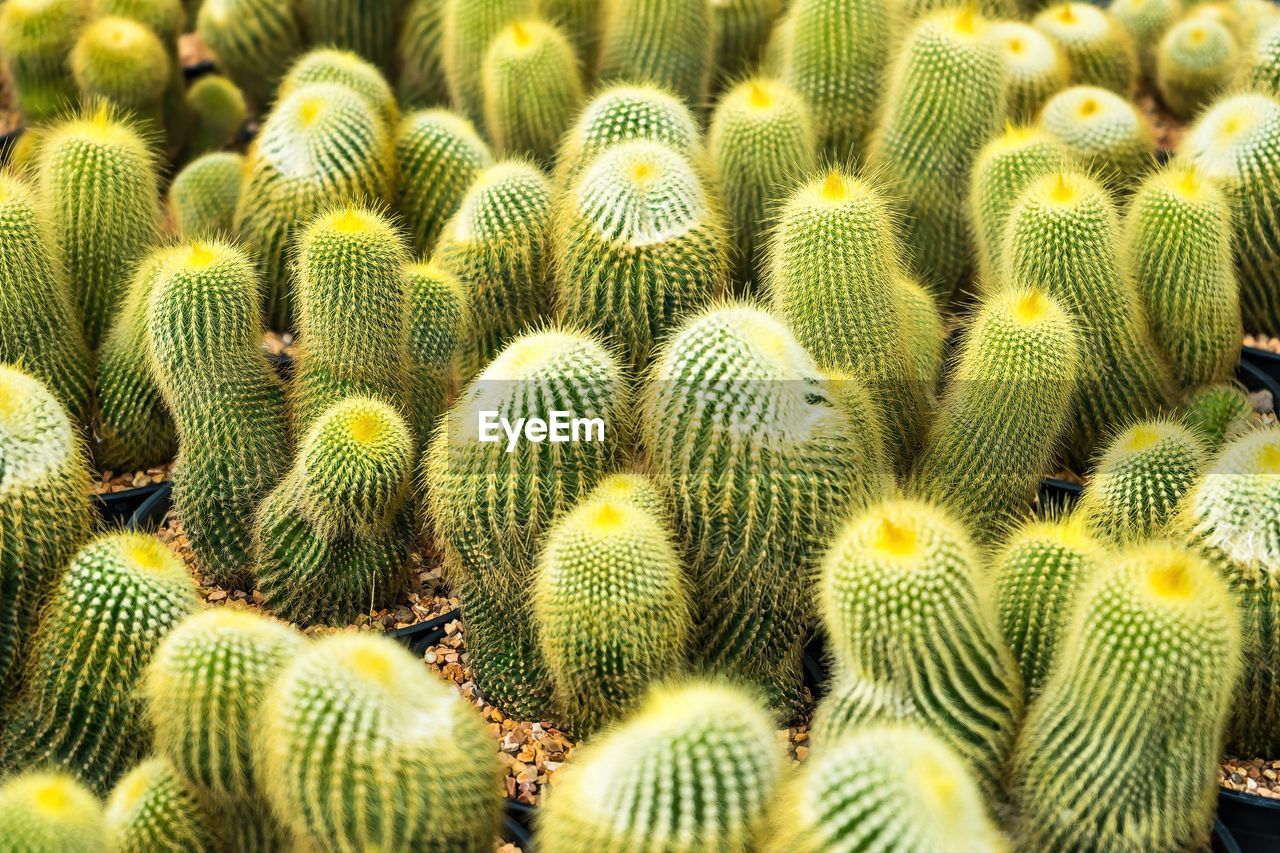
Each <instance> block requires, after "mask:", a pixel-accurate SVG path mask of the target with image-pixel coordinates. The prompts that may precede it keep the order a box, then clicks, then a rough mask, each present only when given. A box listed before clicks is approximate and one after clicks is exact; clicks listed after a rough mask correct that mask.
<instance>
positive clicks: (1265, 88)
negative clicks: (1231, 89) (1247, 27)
mask: <svg viewBox="0 0 1280 853" xmlns="http://www.w3.org/2000/svg"><path fill="white" fill-rule="evenodd" d="M1242 48H1243V50H1242V55H1241V57H1240V62H1239V65H1237V67H1236V70H1235V79H1234V84H1235V88H1236V89H1239V90H1250V91H1255V92H1262V93H1264V94H1267V95H1271V96H1273V97H1274V96H1276V95H1280V22H1274V23H1271V24H1269V25H1267V26H1266V27H1264V28H1262V29H1260V30H1259V32H1258V33H1257V35H1255V36H1254V38H1253V39H1252V40H1248V41H1245V42H1244V43H1243V44H1242Z"/></svg>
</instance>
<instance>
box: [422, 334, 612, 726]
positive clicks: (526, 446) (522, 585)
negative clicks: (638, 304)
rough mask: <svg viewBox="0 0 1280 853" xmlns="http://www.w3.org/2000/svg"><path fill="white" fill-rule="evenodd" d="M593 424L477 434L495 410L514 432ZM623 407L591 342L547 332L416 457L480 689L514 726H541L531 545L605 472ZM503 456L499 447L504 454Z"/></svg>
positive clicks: (490, 377) (461, 403)
mask: <svg viewBox="0 0 1280 853" xmlns="http://www.w3.org/2000/svg"><path fill="white" fill-rule="evenodd" d="M555 411H561V412H570V413H571V414H570V415H569V416H570V417H572V418H583V419H599V420H600V421H602V422H603V432H602V434H601V433H599V432H595V431H593V430H592V428H591V426H590V424H589V423H588V425H587V431H586V432H583V433H582V437H583V440H581V441H577V442H569V443H564V442H538V441H531V440H521V439H515V440H513V441H511V440H509V439H508V437H507V436H506V435H504V431H503V430H502V429H498V428H493V429H491V430H488V435H487V436H486V430H483V429H482V426H481V424H480V423H479V419H480V416H481V413H482V412H497V417H498V418H502V419H505V420H506V421H507V422H508V423H509V424H510V425H512V426H513V427H514V428H515V429H520V426H519V424H520V422H521V421H522V419H524V418H529V417H536V418H543V419H547V418H550V417H551V414H550V413H552V412H555ZM625 411H626V399H625V388H624V379H623V373H622V370H621V368H620V366H619V365H618V363H617V361H615V360H614V358H613V356H611V355H610V354H609V353H608V351H607V350H605V348H604V347H603V346H602V345H601V344H600V343H599V342H597V341H596V340H595V339H593V338H591V337H588V336H586V335H583V334H580V333H578V332H574V331H570V330H557V329H550V330H547V331H541V332H536V333H531V334H527V335H525V336H523V337H519V338H516V339H515V340H514V341H512V342H511V343H510V344H509V345H508V346H507V347H506V348H505V349H503V350H502V352H501V353H500V354H499V355H498V356H497V357H496V358H495V359H494V360H493V361H492V362H490V363H489V365H488V366H487V367H486V368H485V369H484V371H483V372H482V373H480V375H479V376H477V377H476V379H475V381H473V382H472V383H471V385H470V386H468V388H467V389H466V390H465V391H464V392H463V394H462V395H461V396H460V397H459V398H458V400H457V401H456V402H455V403H454V404H453V407H452V408H451V409H450V410H449V412H448V413H447V414H446V415H445V417H444V418H443V419H442V421H441V425H440V427H439V429H437V431H436V433H435V435H434V437H433V439H432V442H431V445H430V447H429V448H428V450H427V453H426V455H425V458H424V460H423V467H424V471H423V473H424V481H425V482H427V483H429V484H430V488H429V489H428V491H427V501H428V504H429V508H430V512H429V514H428V515H429V517H430V519H431V520H432V521H433V522H434V529H435V533H436V535H437V537H438V538H439V540H440V541H441V542H442V543H443V545H444V551H445V560H446V564H447V565H448V567H449V570H450V572H451V573H452V577H453V579H454V583H455V585H456V589H457V590H458V594H459V596H460V597H461V599H462V615H463V620H464V621H465V623H466V626H467V648H468V649H469V650H470V652H471V655H472V659H471V662H472V670H473V672H474V675H475V680H476V684H477V685H478V686H479V688H480V692H481V694H482V695H484V696H485V698H486V699H488V701H490V702H492V703H493V704H495V705H497V706H498V707H499V708H502V709H503V711H504V712H505V713H507V714H508V715H510V716H515V717H517V718H518V719H526V720H540V719H548V718H549V717H550V712H551V697H550V683H549V681H548V679H547V676H546V673H545V664H544V662H543V661H542V657H541V654H540V653H539V651H538V647H537V638H536V636H535V625H534V623H533V619H532V614H531V612H530V611H531V591H532V588H533V583H534V577H535V564H536V560H537V556H538V548H539V547H540V542H541V540H542V536H543V534H544V533H545V531H546V530H547V529H548V528H549V527H550V525H551V524H552V522H553V521H554V520H555V518H556V517H557V516H558V515H559V514H561V513H562V512H564V511H566V510H568V509H569V508H570V507H571V506H572V505H573V504H574V503H575V502H576V501H577V500H578V499H579V498H580V497H581V496H583V495H585V494H587V493H588V492H589V491H590V490H591V489H592V488H594V487H595V485H596V483H597V482H598V481H599V480H600V479H601V478H602V477H604V476H605V475H606V474H607V473H608V472H609V471H610V470H611V469H612V468H613V465H614V460H615V457H616V456H617V453H618V448H619V446H620V444H619V442H620V440H621V439H620V437H619V436H618V432H619V431H620V430H622V429H623V427H622V415H623V413H624V412H625ZM508 449H510V452H508Z"/></svg>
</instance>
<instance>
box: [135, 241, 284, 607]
mask: <svg viewBox="0 0 1280 853" xmlns="http://www.w3.org/2000/svg"><path fill="white" fill-rule="evenodd" d="M259 288H260V279H259V278H258V276H257V274H256V272H255V271H254V269H253V265H252V263H251V261H250V260H249V258H248V257H247V256H246V255H245V254H244V253H243V252H242V251H241V250H239V249H237V248H234V247H232V246H231V245H229V244H226V243H221V242H217V241H210V242H208V243H191V244H188V245H183V246H179V247H177V248H175V249H173V250H171V251H170V252H169V253H168V254H167V255H166V258H165V260H164V262H163V266H162V267H161V270H160V273H159V275H158V277H157V279H156V282H155V285H154V290H153V291H152V294H151V304H150V307H149V310H148V314H147V317H148V319H147V334H148V338H149V340H150V346H151V357H152V370H153V371H154V375H155V377H156V381H157V382H158V384H159V385H160V390H161V393H163V395H164V398H165V403H166V405H168V407H169V411H170V412H172V414H173V418H174V423H175V424H176V426H177V428H178V441H179V444H178V460H177V465H176V467H175V469H174V472H173V505H174V507H175V508H176V509H177V511H178V513H179V515H180V516H181V517H182V521H183V527H184V529H185V530H186V533H187V537H188V539H189V540H190V543H191V548H192V550H193V551H194V552H195V556H196V559H197V562H198V567H199V569H200V571H201V574H202V575H203V577H204V579H205V581H206V582H208V583H211V584H215V585H218V586H233V587H236V588H240V589H251V588H252V587H251V586H249V585H248V584H249V583H250V581H251V578H250V575H249V568H250V565H251V562H252V557H251V547H250V546H251V526H252V522H253V511H254V508H255V507H256V506H257V504H258V502H259V501H260V500H261V499H262V498H263V497H265V496H266V494H267V492H268V491H269V490H270V489H271V488H272V487H273V486H274V485H275V484H276V482H278V481H279V479H280V477H281V476H282V475H283V474H284V468H285V466H286V465H287V464H288V463H287V459H288V452H289V443H288V432H287V429H286V419H285V407H284V388H283V387H282V385H281V384H280V380H279V379H277V378H276V375H275V373H274V372H273V371H272V369H271V366H270V364H268V363H267V359H266V357H265V356H264V355H263V352H262V324H261V320H260V315H259V313H258V306H259V304H260V302H259Z"/></svg>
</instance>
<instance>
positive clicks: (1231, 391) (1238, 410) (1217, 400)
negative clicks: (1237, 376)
mask: <svg viewBox="0 0 1280 853" xmlns="http://www.w3.org/2000/svg"><path fill="white" fill-rule="evenodd" d="M1178 411H1179V414H1180V415H1181V416H1182V421H1183V423H1185V424H1186V425H1187V426H1188V427H1190V428H1191V429H1193V430H1195V432H1196V433H1197V434H1198V435H1199V436H1200V438H1201V440H1202V441H1204V443H1205V450H1206V452H1208V453H1209V454H1210V455H1211V456H1216V455H1217V453H1218V451H1219V450H1221V449H1222V446H1223V445H1224V444H1226V443H1227V442H1228V441H1231V440H1233V439H1235V438H1238V437H1239V436H1240V435H1242V434H1244V433H1246V432H1248V431H1249V430H1251V429H1253V426H1254V413H1253V403H1251V402H1250V401H1249V395H1248V393H1246V392H1245V390H1244V389H1243V388H1241V387H1240V386H1239V385H1237V384H1235V383H1225V382H1222V383H1218V384H1215V385H1204V386H1201V387H1199V388H1192V389H1191V390H1190V391H1188V392H1187V395H1186V397H1184V398H1183V400H1182V403H1181V405H1180V406H1179V407H1178Z"/></svg>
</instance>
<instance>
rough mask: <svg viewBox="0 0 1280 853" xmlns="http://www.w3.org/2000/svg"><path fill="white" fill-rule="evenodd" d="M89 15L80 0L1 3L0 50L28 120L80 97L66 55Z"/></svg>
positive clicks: (34, 120) (34, 121) (42, 116)
mask: <svg viewBox="0 0 1280 853" xmlns="http://www.w3.org/2000/svg"><path fill="white" fill-rule="evenodd" d="M88 17H89V8H88V6H87V5H86V4H85V3H84V2H83V0H9V2H7V3H5V4H4V6H2V7H0V55H3V56H4V63H5V67H6V68H8V70H9V77H10V80H11V81H12V83H13V90H14V94H15V95H16V97H17V103H18V109H19V110H20V111H21V112H22V115H23V118H25V119H26V121H27V123H28V124H38V123H40V122H43V121H47V120H49V119H51V118H54V117H55V116H57V115H58V114H60V113H63V112H65V111H66V110H67V109H68V108H70V107H74V106H75V105H76V103H77V101H78V100H79V89H78V88H77V87H76V83H75V79H74V78H73V77H72V76H71V67H70V66H69V65H68V63H67V57H68V56H70V54H71V49H72V47H74V46H75V43H76V38H77V37H79V35H80V30H81V29H82V28H83V27H84V25H85V23H86V21H87V19H88Z"/></svg>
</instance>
